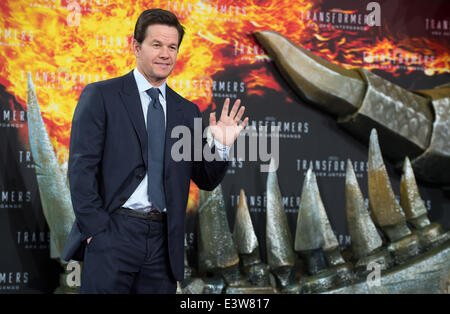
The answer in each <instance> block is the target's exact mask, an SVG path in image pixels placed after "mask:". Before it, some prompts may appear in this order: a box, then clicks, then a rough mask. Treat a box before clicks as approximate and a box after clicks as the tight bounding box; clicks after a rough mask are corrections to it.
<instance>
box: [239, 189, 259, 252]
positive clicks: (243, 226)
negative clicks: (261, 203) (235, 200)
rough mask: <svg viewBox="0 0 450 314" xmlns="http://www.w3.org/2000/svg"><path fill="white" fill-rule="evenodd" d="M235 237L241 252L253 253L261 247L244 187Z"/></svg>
mask: <svg viewBox="0 0 450 314" xmlns="http://www.w3.org/2000/svg"><path fill="white" fill-rule="evenodd" d="M233 238H234V243H236V246H237V250H238V253H239V254H251V253H253V252H254V251H255V250H258V249H259V244H258V238H257V237H256V234H255V231H254V229H253V224H252V219H251V218H250V213H249V210H248V206H247V197H246V196H245V192H244V190H243V189H241V191H240V194H239V204H238V208H237V211H236V218H235V223H234V231H233Z"/></svg>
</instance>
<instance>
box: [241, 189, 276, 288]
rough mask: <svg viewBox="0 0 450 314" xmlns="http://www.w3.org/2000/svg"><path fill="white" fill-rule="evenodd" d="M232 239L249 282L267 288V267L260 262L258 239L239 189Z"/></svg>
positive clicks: (244, 198) (242, 193)
mask: <svg viewBox="0 0 450 314" xmlns="http://www.w3.org/2000/svg"><path fill="white" fill-rule="evenodd" d="M233 239H234V243H236V246H237V250H238V253H239V258H240V260H241V264H242V267H243V270H244V273H245V274H246V275H247V276H248V278H249V280H250V282H251V283H252V284H253V285H255V286H260V287H261V286H266V287H267V286H269V267H268V266H267V265H265V264H263V263H262V261H261V257H260V254H259V243H258V238H257V237H256V234H255V231H254V229H253V224H252V220H251V217H250V212H249V210H248V206H247V197H246V196H245V192H244V190H243V189H241V191H240V195H239V204H238V208H237V212H236V218H235V223H234V231H233ZM240 289H241V290H240V291H243V292H247V293H248V291H247V290H246V289H248V288H240ZM234 291H236V289H235V290H234Z"/></svg>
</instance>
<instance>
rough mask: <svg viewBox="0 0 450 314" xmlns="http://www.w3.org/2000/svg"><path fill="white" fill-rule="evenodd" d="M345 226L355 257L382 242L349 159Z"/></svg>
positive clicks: (366, 252) (370, 252) (360, 256)
mask: <svg viewBox="0 0 450 314" xmlns="http://www.w3.org/2000/svg"><path fill="white" fill-rule="evenodd" d="M345 199H346V215H347V227H348V231H349V233H350V238H351V239H352V251H353V255H354V257H355V258H356V259H360V258H362V257H364V256H367V255H370V254H373V253H374V252H375V251H376V250H377V249H379V248H381V246H382V245H383V242H382V240H381V237H380V235H379V234H378V231H377V229H376V227H375V225H374V223H373V222H372V219H371V218H370V215H369V212H368V211H367V208H366V205H365V203H364V198H363V195H362V193H361V190H360V188H359V184H358V181H357V180H356V175H355V172H354V170H353V166H352V163H351V161H350V160H347V173H346V179H345Z"/></svg>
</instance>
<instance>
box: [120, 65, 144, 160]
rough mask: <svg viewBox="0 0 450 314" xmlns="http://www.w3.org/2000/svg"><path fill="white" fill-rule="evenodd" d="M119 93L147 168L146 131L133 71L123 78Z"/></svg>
mask: <svg viewBox="0 0 450 314" xmlns="http://www.w3.org/2000/svg"><path fill="white" fill-rule="evenodd" d="M119 93H120V97H121V98H122V103H123V105H124V107H125V109H126V111H127V113H128V116H129V118H130V120H131V122H132V123H133V126H134V129H135V131H136V133H137V135H138V138H139V142H140V144H141V152H142V159H143V160H144V163H145V167H146V168H147V163H148V157H147V155H148V152H147V145H148V144H147V142H148V139H147V129H146V128H145V120H144V114H143V112H142V105H141V98H140V97H139V90H138V88H137V84H136V80H135V79H134V76H133V71H131V72H130V73H128V74H127V75H125V76H124V81H123V89H122V91H120V92H119Z"/></svg>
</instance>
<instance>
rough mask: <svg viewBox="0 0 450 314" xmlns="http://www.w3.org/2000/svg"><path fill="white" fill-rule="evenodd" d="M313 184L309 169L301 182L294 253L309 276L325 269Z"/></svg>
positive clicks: (320, 226)
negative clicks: (300, 258)
mask: <svg viewBox="0 0 450 314" xmlns="http://www.w3.org/2000/svg"><path fill="white" fill-rule="evenodd" d="M313 184H314V183H313V173H312V169H311V168H309V170H308V171H307V173H306V177H305V180H304V182H303V188H302V194H301V201H300V206H299V210H298V216H297V229H296V232H295V251H296V252H298V253H299V254H300V256H301V257H302V259H303V261H304V263H305V265H306V268H307V271H308V273H309V274H310V275H316V274H318V273H319V272H320V271H322V270H324V269H325V268H326V264H325V259H324V255H323V246H324V244H325V240H324V236H323V230H322V223H321V221H320V216H319V208H318V202H317V198H316V191H315V189H314V186H313Z"/></svg>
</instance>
